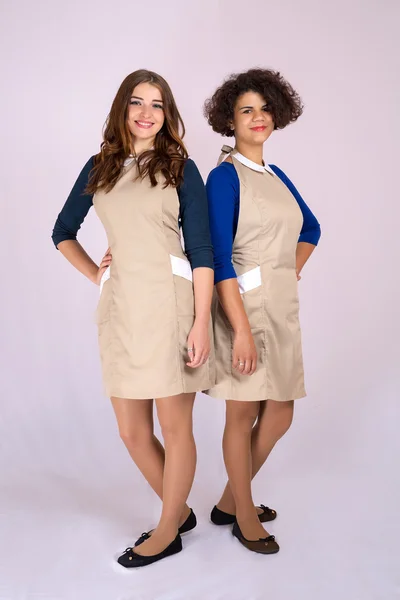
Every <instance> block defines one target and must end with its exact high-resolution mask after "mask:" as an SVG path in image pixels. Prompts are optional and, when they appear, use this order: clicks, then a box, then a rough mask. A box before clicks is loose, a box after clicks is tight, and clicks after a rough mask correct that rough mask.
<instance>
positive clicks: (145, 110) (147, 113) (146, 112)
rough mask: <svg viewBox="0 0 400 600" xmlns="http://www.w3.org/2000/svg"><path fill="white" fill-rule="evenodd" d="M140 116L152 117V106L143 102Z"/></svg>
mask: <svg viewBox="0 0 400 600" xmlns="http://www.w3.org/2000/svg"><path fill="white" fill-rule="evenodd" d="M140 116H141V117H143V119H149V118H150V117H151V106H148V105H147V104H142V110H141V111H140Z"/></svg>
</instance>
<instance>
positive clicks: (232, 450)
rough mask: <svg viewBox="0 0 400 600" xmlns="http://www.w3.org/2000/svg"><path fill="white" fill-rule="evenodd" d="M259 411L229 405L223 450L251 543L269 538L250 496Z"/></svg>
mask: <svg viewBox="0 0 400 600" xmlns="http://www.w3.org/2000/svg"><path fill="white" fill-rule="evenodd" d="M259 409H260V403H259V402H240V401H237V400H227V401H226V423H225V430H224V437H223V442H222V447H223V451H224V460H225V466H226V470H227V472H228V477H229V481H230V487H231V490H232V494H233V498H234V501H235V506H236V518H237V521H238V524H239V527H240V529H241V531H242V534H243V535H244V537H245V538H247V539H248V540H258V539H259V538H262V537H266V536H267V535H268V534H267V532H266V531H265V529H264V528H263V526H262V525H261V523H260V521H259V519H258V515H257V511H256V509H255V507H254V503H253V498H252V495H251V477H252V467H251V433H252V429H253V425H254V422H255V420H256V419H257V416H258V413H259Z"/></svg>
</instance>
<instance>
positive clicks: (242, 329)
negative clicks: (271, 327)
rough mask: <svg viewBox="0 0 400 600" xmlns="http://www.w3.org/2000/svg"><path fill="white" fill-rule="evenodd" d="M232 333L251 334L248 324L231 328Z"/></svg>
mask: <svg viewBox="0 0 400 600" xmlns="http://www.w3.org/2000/svg"><path fill="white" fill-rule="evenodd" d="M233 331H234V333H235V335H246V334H249V333H250V334H251V329H250V324H249V323H244V324H241V325H238V326H237V327H233Z"/></svg>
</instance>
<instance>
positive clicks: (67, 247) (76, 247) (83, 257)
mask: <svg viewBox="0 0 400 600" xmlns="http://www.w3.org/2000/svg"><path fill="white" fill-rule="evenodd" d="M57 248H58V250H59V251H60V252H61V254H62V255H63V256H65V258H66V259H67V260H68V261H69V262H70V263H71V265H73V266H74V267H75V268H76V269H78V271H80V272H81V273H82V274H83V275H85V277H87V278H88V279H89V280H90V281H92V282H93V283H96V275H97V273H98V270H99V267H98V266H97V265H96V263H95V262H93V260H92V259H91V258H90V256H89V255H88V254H87V253H86V252H85V250H84V249H83V248H82V246H81V245H80V243H79V242H77V241H76V240H64V241H63V242H60V243H59V244H58V246H57Z"/></svg>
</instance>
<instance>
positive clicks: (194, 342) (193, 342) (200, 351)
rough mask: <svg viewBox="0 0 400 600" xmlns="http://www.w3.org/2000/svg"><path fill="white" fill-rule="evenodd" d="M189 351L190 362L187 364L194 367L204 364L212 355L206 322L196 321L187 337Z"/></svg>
mask: <svg viewBox="0 0 400 600" xmlns="http://www.w3.org/2000/svg"><path fill="white" fill-rule="evenodd" d="M187 352H188V356H189V362H187V363H186V365H187V366H188V367H191V368H192V369H196V367H200V366H201V365H204V363H205V362H206V361H207V359H208V357H209V355H210V336H209V335H208V325H207V324H206V323H198V322H196V321H195V322H194V325H193V327H192V329H191V331H190V333H189V335H188V339H187Z"/></svg>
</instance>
